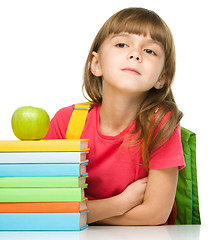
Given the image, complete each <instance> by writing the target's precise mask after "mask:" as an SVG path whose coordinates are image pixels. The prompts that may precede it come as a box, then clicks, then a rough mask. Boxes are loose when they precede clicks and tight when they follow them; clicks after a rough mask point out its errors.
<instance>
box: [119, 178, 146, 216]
mask: <svg viewBox="0 0 213 240" xmlns="http://www.w3.org/2000/svg"><path fill="white" fill-rule="evenodd" d="M146 185H147V177H145V178H140V179H138V180H136V181H135V182H133V183H131V184H130V185H128V186H127V187H126V189H125V190H124V191H123V192H122V193H121V194H120V197H121V200H122V204H123V213H125V212H127V211H129V210H130V209H132V208H133V207H136V206H137V205H140V204H142V202H143V199H144V195H145V190H146Z"/></svg>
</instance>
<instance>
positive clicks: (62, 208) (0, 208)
mask: <svg viewBox="0 0 213 240" xmlns="http://www.w3.org/2000/svg"><path fill="white" fill-rule="evenodd" d="M87 201H88V200H85V201H82V202H26V203H23V202H19V203H17V202H15V203H13V202H12V203H0V213H79V212H84V211H88V208H87V205H86V202H87Z"/></svg>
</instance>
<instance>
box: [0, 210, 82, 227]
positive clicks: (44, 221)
mask: <svg viewBox="0 0 213 240" xmlns="http://www.w3.org/2000/svg"><path fill="white" fill-rule="evenodd" d="M81 214H84V213H0V230H4V231H11V230H13V231H21V230H22V231H36V230H37V231H51V230H52V231H54V230H58V231H73V230H76V231H79V230H82V229H84V228H86V227H87V225H86V224H85V225H84V226H83V227H81V226H80V222H81Z"/></svg>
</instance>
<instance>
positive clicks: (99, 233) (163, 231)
mask: <svg viewBox="0 0 213 240" xmlns="http://www.w3.org/2000/svg"><path fill="white" fill-rule="evenodd" d="M201 232H202V233H203V234H201ZM201 235H202V236H201ZM204 235H205V236H204ZM0 239H1V240H12V239H14V240H34V239H36V240H48V239H51V240H56V239H57V240H68V239H69V240H114V239H116V240H120V239H121V240H139V239H140V240H161V239H163V240H177V239H178V240H200V239H202V240H204V239H205V240H208V239H213V237H212V236H211V235H210V234H209V232H208V231H206V229H205V227H203V226H200V225H179V226H178V225H173V226H172V225H170V226H89V227H88V228H87V229H85V230H83V231H80V232H71V231H69V232H67V231H63V232H62V231H37V232H36V231H34V232H33V231H28V232H25V231H19V232H18V231H14V232H13V231H11V232H9V231H2V232H0Z"/></svg>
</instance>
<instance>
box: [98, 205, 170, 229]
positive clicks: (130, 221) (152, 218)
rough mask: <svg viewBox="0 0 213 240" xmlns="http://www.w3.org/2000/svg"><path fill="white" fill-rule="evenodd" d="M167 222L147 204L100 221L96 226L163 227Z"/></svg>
mask: <svg viewBox="0 0 213 240" xmlns="http://www.w3.org/2000/svg"><path fill="white" fill-rule="evenodd" d="M166 221H167V219H166V218H163V216H162V215H161V209H159V211H152V210H151V208H150V206H147V205H146V204H141V205H138V206H136V207H134V208H132V209H131V210H129V211H128V212H126V213H124V214H123V215H119V216H114V217H111V218H107V219H103V220H101V221H98V222H97V223H96V224H100V225H126V226H130V225H134V226H137V225H140V226H142V225H161V224H164V223H165V222H166Z"/></svg>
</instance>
